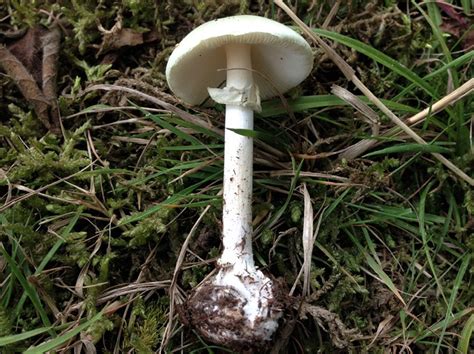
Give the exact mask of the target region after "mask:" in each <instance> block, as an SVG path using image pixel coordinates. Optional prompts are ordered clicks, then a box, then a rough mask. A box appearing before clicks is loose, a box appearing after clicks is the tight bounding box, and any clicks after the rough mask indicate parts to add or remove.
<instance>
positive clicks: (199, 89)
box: [166, 16, 313, 347]
mask: <svg viewBox="0 0 474 354" xmlns="http://www.w3.org/2000/svg"><path fill="white" fill-rule="evenodd" d="M312 65H313V57H312V53H311V49H310V47H309V45H308V43H307V42H306V41H305V40H304V39H303V38H302V37H301V36H300V35H299V34H297V33H296V32H295V31H293V30H292V29H290V28H288V27H286V26H284V25H282V24H280V23H278V22H275V21H273V20H269V19H266V18H263V17H257V16H234V17H227V18H222V19H218V20H215V21H211V22H208V23H205V24H203V25H201V26H199V27H197V28H196V29H195V30H193V31H192V32H191V33H189V34H188V35H187V36H186V37H185V38H184V39H183V40H182V42H181V43H179V45H178V46H177V47H176V49H175V50H174V51H173V53H172V54H171V56H170V58H169V61H168V65H167V67H166V77H167V80H168V84H169V87H170V88H171V90H172V91H173V92H174V93H175V94H176V96H178V97H180V98H181V99H182V100H183V101H184V102H186V103H188V104H191V105H195V104H200V103H202V102H203V101H205V99H206V98H207V97H208V96H209V95H210V96H211V98H213V99H214V100H215V101H217V102H218V103H222V104H225V105H226V113H225V127H226V130H225V150H224V207H223V208H224V211H223V231H222V235H223V246H224V251H223V253H222V255H221V257H220V258H219V260H218V264H219V266H220V269H219V271H218V273H217V275H216V276H215V277H213V278H212V279H211V280H210V281H208V282H207V283H204V284H203V285H201V286H200V287H199V288H198V289H196V290H195V292H194V293H193V295H192V296H191V297H190V299H189V300H188V304H187V307H188V311H189V317H190V318H189V320H190V322H191V323H192V325H193V326H194V327H195V328H196V330H197V331H198V332H199V333H200V334H201V335H203V336H204V337H206V338H208V339H209V340H211V341H213V342H215V343H218V344H224V345H228V346H234V347H235V346H237V347H242V346H255V345H258V344H261V343H263V342H264V341H266V340H269V339H270V338H271V335H272V334H273V333H274V331H275V330H276V329H277V327H278V319H279V317H280V316H281V314H282V310H283V306H282V303H281V301H280V299H279V297H278V296H279V295H278V294H277V292H278V289H277V286H276V285H275V282H274V281H272V280H271V279H270V278H269V277H267V276H265V275H264V274H263V273H262V272H261V271H259V270H258V269H257V268H256V266H255V263H254V259H253V254H252V174H253V141H252V138H250V137H248V136H244V135H242V134H238V133H237V132H235V131H233V130H235V129H247V130H252V129H253V111H254V110H256V111H259V110H260V99H265V98H269V97H272V96H275V95H277V94H278V93H283V92H285V91H287V90H289V89H290V88H292V87H295V86H296V85H298V84H299V83H300V82H301V81H303V80H304V79H305V78H306V77H307V75H308V74H309V73H310V71H311V69H312ZM224 82H226V85H225V87H224V88H222V89H220V88H218V87H219V86H220V85H221V84H223V83H224Z"/></svg>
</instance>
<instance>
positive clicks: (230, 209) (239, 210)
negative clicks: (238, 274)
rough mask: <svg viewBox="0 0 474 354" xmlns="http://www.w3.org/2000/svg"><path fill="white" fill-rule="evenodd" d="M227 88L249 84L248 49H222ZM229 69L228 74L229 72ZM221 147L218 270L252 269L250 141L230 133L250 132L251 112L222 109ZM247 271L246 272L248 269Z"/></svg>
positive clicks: (237, 46) (238, 108)
mask: <svg viewBox="0 0 474 354" xmlns="http://www.w3.org/2000/svg"><path fill="white" fill-rule="evenodd" d="M226 54H227V69H228V70H227V87H233V88H236V89H238V90H243V89H245V88H247V87H249V86H251V85H252V84H253V76H252V71H251V69H252V62H251V61H252V59H251V54H250V46H249V45H246V44H231V45H227V46H226ZM229 69H230V70H229ZM225 127H226V130H225V147H224V151H225V153H224V183H223V184H224V211H223V218H222V222H223V232H222V233H223V246H224V251H223V253H222V256H221V257H220V259H219V264H220V265H221V266H225V267H227V266H235V265H236V264H237V263H240V265H242V266H244V267H245V268H247V269H249V268H252V269H253V268H254V261H253V255H252V173H253V140H252V138H251V137H248V136H243V135H241V134H238V133H236V132H234V131H232V129H248V130H253V110H252V109H250V108H246V107H243V106H238V105H230V104H228V105H226V113H225ZM249 270H250V269H249Z"/></svg>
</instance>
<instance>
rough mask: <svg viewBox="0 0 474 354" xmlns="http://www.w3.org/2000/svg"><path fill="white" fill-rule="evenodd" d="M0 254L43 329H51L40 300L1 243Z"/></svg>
mask: <svg viewBox="0 0 474 354" xmlns="http://www.w3.org/2000/svg"><path fill="white" fill-rule="evenodd" d="M0 252H1V253H2V255H3V257H4V258H5V260H6V261H7V263H8V265H9V266H10V270H11V272H12V275H14V276H15V277H16V278H17V279H18V281H19V282H20V284H21V286H22V288H23V290H24V291H25V293H26V295H27V296H28V297H29V298H30V300H31V302H32V303H33V306H34V307H35V310H36V312H37V313H38V315H39V316H40V318H41V321H42V322H43V324H44V325H45V327H51V322H50V321H49V318H48V315H47V314H46V311H45V310H44V308H43V305H42V304H41V300H40V299H39V297H38V293H37V292H36V291H35V289H34V288H33V287H32V286H31V284H30V283H29V282H28V280H27V279H26V277H25V276H24V275H23V273H22V272H21V270H20V268H19V267H18V264H17V263H16V262H15V260H14V259H13V258H12V257H11V256H10V254H8V252H7V251H6V249H5V247H4V246H3V243H0Z"/></svg>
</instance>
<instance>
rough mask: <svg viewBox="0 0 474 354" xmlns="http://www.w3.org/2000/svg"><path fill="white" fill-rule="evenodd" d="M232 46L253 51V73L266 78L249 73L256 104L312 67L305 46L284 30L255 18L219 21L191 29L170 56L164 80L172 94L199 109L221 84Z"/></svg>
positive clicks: (292, 84)
mask: <svg viewBox="0 0 474 354" xmlns="http://www.w3.org/2000/svg"><path fill="white" fill-rule="evenodd" d="M233 43H240V44H250V45H251V46H252V48H251V56H252V67H253V70H256V71H257V72H258V73H261V74H263V76H264V77H266V79H265V78H264V77H262V75H259V74H258V73H254V81H255V83H256V84H257V86H258V88H259V90H260V97H261V99H266V98H270V97H273V96H276V95H278V92H279V93H283V92H286V91H288V90H289V89H291V88H293V87H295V86H297V85H298V84H299V83H300V82H301V81H303V80H304V79H305V78H306V77H307V76H308V75H309V73H310V72H311V69H312V66H313V55H312V52H311V48H310V46H309V45H308V43H307V42H306V41H305V40H304V39H303V37H301V36H300V35H299V34H298V33H296V32H295V31H293V30H292V29H290V28H289V27H287V26H285V25H282V24H281V23H278V22H276V21H273V20H270V19H267V18H264V17H258V16H250V15H243V16H233V17H226V18H221V19H218V20H214V21H210V22H206V23H204V24H203V25H201V26H199V27H197V28H196V29H194V30H193V31H192V32H190V33H189V34H188V35H187V36H186V37H185V38H184V39H183V40H182V41H181V43H179V44H178V45H177V47H176V49H175V50H174V51H173V53H172V54H171V56H170V58H169V60H168V65H167V67H166V78H167V80H168V85H169V87H170V88H171V90H172V91H173V92H174V94H175V95H176V96H178V97H179V98H181V99H182V100H183V101H184V102H186V103H188V104H191V105H195V104H199V103H202V102H203V101H204V100H205V99H206V98H207V97H208V91H207V88H208V87H219V86H220V85H221V84H222V83H223V82H224V81H225V79H226V71H225V69H226V52H225V49H224V47H225V45H227V44H233ZM219 69H221V70H219ZM268 80H270V81H271V83H269V82H268ZM275 89H276V90H278V92H276V91H275Z"/></svg>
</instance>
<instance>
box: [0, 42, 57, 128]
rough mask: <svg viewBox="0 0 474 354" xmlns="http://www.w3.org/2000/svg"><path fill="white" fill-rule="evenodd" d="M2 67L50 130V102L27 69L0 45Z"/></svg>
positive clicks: (0, 63) (0, 64) (0, 65)
mask: <svg viewBox="0 0 474 354" xmlns="http://www.w3.org/2000/svg"><path fill="white" fill-rule="evenodd" d="M0 67H2V68H3V70H4V71H5V73H6V74H7V75H8V76H10V77H11V78H12V79H13V80H14V81H15V83H16V85H17V86H18V89H19V90H20V92H21V94H22V95H23V97H25V99H27V100H28V102H30V103H31V104H32V105H33V108H34V110H35V112H36V115H37V116H38V119H39V120H40V121H41V122H42V123H43V125H44V126H45V127H46V128H47V129H50V128H51V124H50V122H49V115H48V109H49V102H48V100H47V99H46V98H45V97H44V94H43V92H42V91H41V90H40V89H39V87H38V84H37V82H36V80H35V79H34V78H33V76H32V75H31V74H30V73H29V72H28V70H27V69H26V67H25V66H24V65H23V64H22V63H21V62H20V60H18V58H17V57H16V56H14V55H13V54H12V53H11V52H10V51H9V50H8V49H7V48H6V47H5V46H4V45H0Z"/></svg>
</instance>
